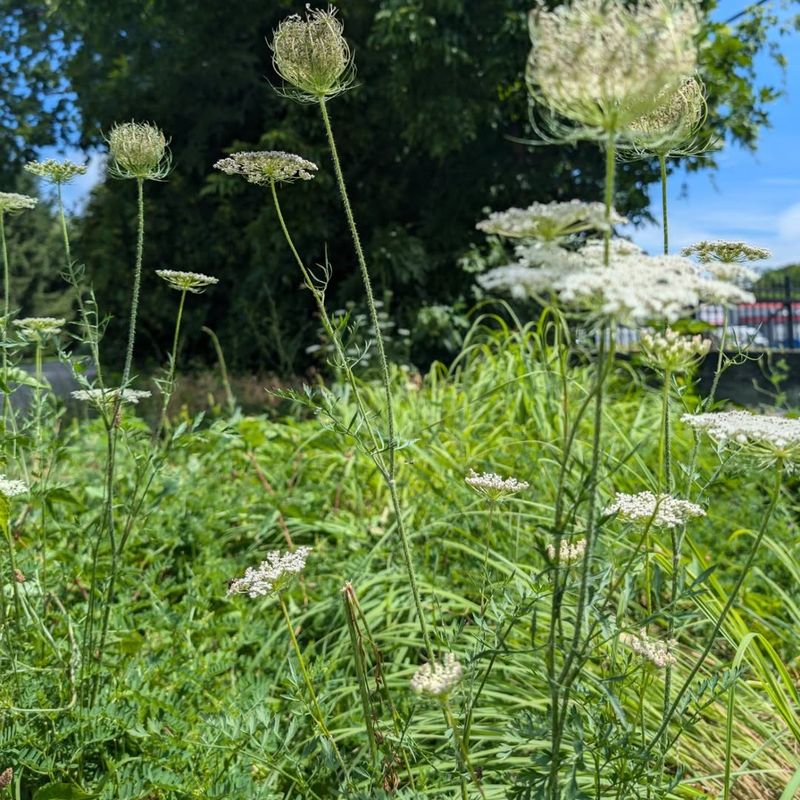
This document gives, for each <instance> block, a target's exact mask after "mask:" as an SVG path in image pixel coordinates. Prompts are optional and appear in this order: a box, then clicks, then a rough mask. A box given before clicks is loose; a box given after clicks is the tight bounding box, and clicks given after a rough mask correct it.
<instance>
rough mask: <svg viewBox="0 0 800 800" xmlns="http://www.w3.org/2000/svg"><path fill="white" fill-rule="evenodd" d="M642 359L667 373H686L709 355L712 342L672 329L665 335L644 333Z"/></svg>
mask: <svg viewBox="0 0 800 800" xmlns="http://www.w3.org/2000/svg"><path fill="white" fill-rule="evenodd" d="M641 343H642V358H643V359H644V361H646V362H647V363H648V364H650V365H651V366H652V367H655V368H656V369H660V370H664V371H665V372H673V373H680V372H686V371H687V370H689V369H691V368H692V367H693V366H695V365H696V364H697V362H698V361H699V360H700V359H701V358H702V357H703V356H704V355H706V354H707V353H708V351H709V349H710V348H711V341H710V340H709V339H704V338H703V337H702V336H700V335H699V334H698V335H697V336H681V335H680V334H679V333H677V332H676V331H674V330H672V328H667V329H666V330H665V331H664V333H649V332H648V333H643V334H642V337H641Z"/></svg>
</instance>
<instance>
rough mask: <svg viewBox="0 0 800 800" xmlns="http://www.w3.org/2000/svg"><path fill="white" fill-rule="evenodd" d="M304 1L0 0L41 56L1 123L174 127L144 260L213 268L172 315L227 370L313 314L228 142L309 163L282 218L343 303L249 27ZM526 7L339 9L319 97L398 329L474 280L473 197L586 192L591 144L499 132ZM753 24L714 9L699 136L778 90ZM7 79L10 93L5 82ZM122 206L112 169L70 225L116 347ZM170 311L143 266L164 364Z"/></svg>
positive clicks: (255, 28)
mask: <svg viewBox="0 0 800 800" xmlns="http://www.w3.org/2000/svg"><path fill="white" fill-rule="evenodd" d="M301 5H302V4H297V3H292V2H289V0H280V2H274V3H271V4H264V3H263V2H256V0H246V1H245V2H240V3H238V4H237V6H236V12H235V13H231V11H230V9H229V8H227V7H225V6H224V4H222V5H220V4H218V5H208V4H206V5H203V6H202V8H198V5H197V3H195V2H190V0H169V1H168V2H167V0H156V2H149V3H146V4H143V3H141V2H139V0H113V2H112V0H92V2H87V0H81V1H80V2H70V3H65V2H55V3H54V2H50V1H49V0H48V2H46V3H45V2H44V0H37V2H33V3H27V4H26V9H27V13H25V14H23V13H21V12H19V11H18V10H17V9H16V6H15V4H13V3H10V2H9V0H5V2H3V3H0V13H3V16H4V17H5V18H6V19H7V20H8V24H7V31H8V37H9V43H10V44H11V45H12V50H11V51H10V52H11V53H21V52H22V51H23V49H24V48H25V47H28V48H32V49H33V50H34V51H35V52H37V53H39V52H41V53H43V54H44V53H45V52H49V53H51V55H52V57H51V59H50V60H47V59H46V58H44V57H43V58H41V59H34V60H28V59H27V58H22V57H18V58H17V59H16V60H15V59H14V58H13V57H10V58H9V60H8V61H7V62H4V64H3V65H0V67H2V69H0V86H1V87H2V89H3V90H4V91H3V94H4V96H5V97H8V98H10V103H9V105H8V107H7V111H6V113H7V114H8V115H9V117H10V119H12V120H14V121H15V122H20V121H21V120H22V119H23V117H24V120H25V125H23V126H22V127H21V128H20V129H19V133H20V134H21V135H22V136H25V137H27V138H28V140H29V141H30V142H33V143H34V144H37V143H40V142H42V141H44V138H45V137H46V135H47V133H48V132H49V133H51V134H53V135H56V134H62V133H64V126H65V124H66V120H67V119H71V121H72V123H73V124H75V125H77V126H78V128H79V131H80V136H79V139H80V142H81V144H83V145H87V146H91V145H97V144H99V143H100V142H101V132H102V131H106V132H107V131H108V130H109V129H110V127H111V125H112V123H114V122H120V121H124V120H128V119H130V118H132V117H136V118H138V119H149V120H154V121H156V122H157V123H158V124H159V125H160V126H161V127H162V128H163V129H164V130H165V131H166V132H167V133H168V135H170V136H171V137H172V144H171V147H172V150H173V152H174V155H175V171H174V173H173V175H172V176H171V178H170V179H169V181H168V182H167V183H165V184H163V185H162V186H159V187H149V194H150V195H151V196H152V197H153V198H154V199H155V200H157V202H158V206H159V208H160V213H159V216H158V218H154V219H153V220H151V221H150V222H149V223H148V224H149V229H148V235H147V247H146V252H145V263H146V267H147V268H148V269H150V270H152V269H155V268H161V267H167V268H176V269H186V270H191V271H196V272H203V273H207V274H212V275H217V276H218V277H220V278H221V285H220V287H219V290H218V291H216V292H215V294H214V298H213V299H212V298H210V297H209V298H208V299H206V300H204V301H203V302H201V303H199V304H196V305H195V306H194V308H193V309H190V310H189V320H188V322H189V324H188V325H187V330H190V331H192V332H193V333H192V334H191V336H190V338H189V340H188V341H187V344H186V348H185V352H186V353H187V354H191V355H196V356H203V357H209V356H210V351H209V350H208V345H207V340H206V339H205V337H203V336H202V335H200V334H199V333H198V331H199V328H200V324H202V323H206V324H208V325H209V326H210V327H211V328H212V329H213V330H215V331H217V332H218V333H219V335H220V337H221V339H222V341H223V342H225V343H226V353H227V354H228V356H229V359H230V361H231V363H232V366H233V367H235V368H237V367H238V368H244V367H252V366H254V365H258V366H260V367H264V366H268V367H271V368H275V369H278V370H280V371H282V372H289V371H298V370H301V369H302V368H303V367H304V366H305V365H307V364H308V363H309V357H308V355H307V354H306V352H305V348H306V347H307V346H308V345H309V344H313V343H315V342H316V338H317V337H316V327H317V326H316V323H315V321H314V319H313V304H312V302H311V299H310V297H308V293H298V292H296V291H294V290H295V288H296V287H297V278H296V276H295V272H294V265H293V264H292V263H291V260H290V259H289V258H288V257H287V254H286V252H285V249H284V248H283V244H282V240H281V236H280V231H279V230H278V227H277V225H276V220H275V217H274V213H273V211H272V209H271V206H270V202H269V198H268V196H266V195H265V193H264V192H263V191H260V190H259V189H257V188H254V187H249V186H242V185H239V183H237V182H236V181H235V180H233V179H227V178H225V177H224V176H219V175H215V176H211V175H210V174H209V173H210V172H211V168H210V167H211V164H213V163H214V161H216V159H218V158H219V157H221V156H222V155H224V154H225V153H226V152H228V151H230V150H232V149H257V148H266V149H282V150H289V151H294V152H298V153H300V154H301V155H303V156H306V157H308V158H311V159H313V160H314V161H316V162H317V163H318V164H320V166H321V167H322V169H321V173H320V175H319V177H318V178H317V179H316V180H315V181H314V182H313V183H314V185H313V186H304V187H293V188H292V190H291V191H290V192H286V193H285V197H284V198H283V202H284V205H285V211H286V216H287V218H288V219H291V220H298V219H305V220H308V221H309V224H304V225H302V226H300V229H299V230H298V231H297V240H298V247H299V249H300V252H301V253H303V255H304V258H306V259H307V261H308V262H309V263H312V264H314V263H322V262H323V261H324V260H325V257H326V253H327V255H328V256H329V257H330V261H331V264H332V265H333V269H334V278H333V285H332V287H331V300H332V302H333V303H334V304H335V305H338V306H344V305H346V304H347V303H348V302H350V301H352V300H354V299H356V298H357V297H358V293H357V286H358V284H357V270H355V269H354V267H353V264H352V255H351V250H350V243H349V241H348V238H347V233H346V229H345V226H344V222H343V219H342V217H341V214H340V212H339V209H338V206H337V197H336V189H335V186H334V182H333V177H332V171H331V169H330V166H329V161H328V156H327V153H326V151H325V150H324V148H323V140H324V135H323V132H322V127H321V124H320V122H319V120H318V119H317V118H316V116H315V114H314V113H313V111H312V110H311V109H309V108H307V107H299V106H296V105H294V104H292V103H289V102H288V101H286V100H285V99H283V98H281V97H279V96H278V95H277V94H276V93H275V92H273V91H272V89H271V88H270V86H269V84H268V82H267V80H269V81H271V82H272V83H279V79H278V78H277V76H275V74H274V72H273V70H272V66H271V62H270V52H269V50H268V48H267V46H266V43H265V39H267V38H269V37H270V35H271V31H272V29H274V28H275V27H276V25H277V23H278V22H279V20H280V19H281V18H282V17H283V16H285V15H286V14H287V13H289V12H290V11H300V10H302V8H301ZM706 6H707V8H708V9H709V10H710V9H711V8H712V6H713V4H712V3H707V4H706ZM529 7H530V3H529V2H528V0H502V2H498V0H481V1H480V2H473V3H469V4H465V3H464V2H461V0H380V2H375V0H353V2H348V3H347V4H346V5H345V7H343V8H342V17H343V19H344V21H345V25H346V28H345V34H346V36H347V37H348V40H349V41H350V44H351V46H352V47H353V49H354V52H355V57H356V62H357V68H358V74H357V85H356V87H355V88H354V89H353V90H352V91H350V92H348V93H347V94H345V95H344V96H342V97H341V98H339V99H337V100H336V101H335V102H333V103H332V104H331V113H332V115H333V116H334V122H335V126H336V129H337V132H338V138H339V140H340V146H341V150H342V158H343V162H344V163H345V164H346V172H347V178H348V182H349V183H350V186H351V189H352V193H353V197H354V202H355V205H356V206H357V208H358V212H359V221H360V227H361V229H362V236H363V238H364V240H365V246H366V250H367V252H368V254H369V256H370V263H371V266H372V268H373V269H374V271H375V278H376V283H377V285H378V295H379V297H382V296H383V295H384V293H385V294H386V295H387V297H383V299H385V300H386V299H388V296H389V295H391V298H392V303H393V307H394V308H395V309H396V310H397V311H399V313H400V317H399V319H398V320H397V321H398V324H399V325H401V326H405V327H408V328H412V329H413V327H414V323H415V307H416V305H417V304H418V302H419V300H420V299H421V298H422V299H424V300H425V301H426V303H428V304H430V305H452V304H454V303H455V304H456V305H457V304H458V303H459V302H463V301H466V302H467V303H469V302H470V300H471V298H470V285H471V283H472V281H471V278H470V276H469V275H468V274H465V273H464V272H463V271H462V270H461V269H459V267H458V265H457V261H458V258H459V256H460V255H461V254H462V253H463V252H464V249H465V247H467V246H468V243H469V242H470V240H471V239H473V240H474V236H475V234H474V225H475V222H476V220H478V219H479V218H480V217H481V215H482V213H483V210H484V208H485V206H486V205H487V204H489V205H491V207H493V208H505V207H508V206H511V205H520V204H528V203H530V202H531V201H533V200H554V199H570V198H572V197H573V196H577V197H580V198H584V199H597V198H598V197H599V196H600V193H601V192H600V186H601V182H602V167H601V165H599V164H598V161H597V159H596V158H595V153H594V150H593V148H592V147H590V146H584V145H579V146H575V147H566V148H539V147H534V148H531V147H528V146H525V145H523V144H520V143H518V142H516V141H514V139H519V138H521V139H529V138H531V129H530V126H529V109H528V98H527V93H526V90H525V85H524V81H523V78H522V69H523V65H524V62H525V56H526V54H527V51H528V48H529V41H528V36H527V30H526V20H525V16H526V12H527V11H528V9H529ZM770 21H771V20H770V17H769V16H765V15H764V14H763V13H748V14H746V15H745V16H743V17H741V18H740V19H738V20H736V22H735V23H732V24H730V25H713V26H710V29H709V30H710V34H711V37H710V40H709V42H708V43H707V45H705V49H704V55H703V77H704V78H705V79H706V81H707V84H708V89H709V96H710V111H711V113H710V117H709V120H710V131H711V132H713V133H714V134H716V135H718V136H725V135H729V136H730V137H731V138H733V139H734V140H737V141H740V142H743V143H745V144H748V145H752V144H753V143H754V142H755V140H756V136H757V132H758V129H759V127H760V126H761V125H763V124H765V122H766V120H767V108H768V105H769V103H770V102H771V101H772V100H773V99H774V97H775V96H776V90H774V89H768V88H767V89H764V90H763V91H759V90H757V89H756V88H754V87H753V86H752V85H751V82H750V79H751V78H752V69H753V59H754V57H755V56H756V55H757V53H758V52H760V50H761V49H763V48H765V47H767V46H768V44H769V39H768V30H769V24H770ZM58 41H61V42H62V44H61V45H57V44H56V43H57V42H58ZM48 47H49V48H50V49H49V50H47V48H48ZM62 76H63V78H62ZM265 77H266V78H267V80H264V78H265ZM62 80H63V81H66V82H67V83H68V85H69V87H70V89H71V91H72V92H74V112H75V113H74V114H73V115H72V117H71V118H70V117H67V116H65V115H67V112H68V111H69V105H68V104H65V100H60V101H59V104H58V106H57V107H56V108H55V109H49V106H48V105H47V104H45V103H43V102H42V100H41V97H40V96H39V95H37V91H38V92H39V93H41V92H42V91H44V87H47V86H51V85H53V84H54V83H55V82H57V81H62ZM14 82H17V83H19V84H20V85H22V86H27V87H28V89H29V91H28V94H25V92H24V91H22V90H20V91H18V92H14V91H10V89H9V87H10V86H11V85H12V83H14ZM26 91H27V90H26ZM51 124H52V127H51V128H49V127H48V126H50V125H51ZM26 126H28V127H26ZM31 126H32V127H31ZM13 128H14V125H11V124H9V123H7V124H6V129H7V130H9V129H13ZM26 149H27V148H22V147H21V145H19V144H18V143H17V139H16V138H15V139H14V141H13V142H12V141H8V140H7V139H6V140H0V152H2V153H4V154H5V155H6V159H5V160H4V161H5V162H7V163H16V164H19V163H20V156H21V153H22V152H23V151H24V150H26ZM702 163H703V164H708V163H710V162H709V161H708V160H707V159H703V160H702ZM656 178H657V169H656V168H655V167H654V165H652V164H650V163H646V162H639V163H635V164H626V165H624V167H622V169H621V175H620V179H619V185H618V192H617V198H616V203H617V205H618V207H619V208H620V209H621V210H623V211H625V212H628V213H630V214H631V215H632V216H633V217H634V218H636V217H639V216H640V215H641V214H643V213H645V212H646V209H647V202H648V200H647V192H646V187H647V184H649V183H650V182H652V181H654V180H656ZM134 220H135V197H134V193H133V191H132V189H131V187H130V186H126V185H121V184H118V183H109V184H107V185H104V186H101V187H99V188H98V189H97V191H96V192H95V197H94V199H93V201H92V203H91V204H90V206H89V208H88V209H87V212H86V215H85V218H84V219H83V221H82V224H81V231H80V236H81V242H80V245H81V247H80V252H81V253H82V260H83V261H85V263H86V265H87V269H88V270H89V274H90V275H91V277H92V279H93V281H94V284H95V286H96V288H97V291H98V297H99V298H100V299H101V301H102V303H103V306H104V308H106V309H107V311H108V312H109V313H110V314H111V315H112V316H113V317H114V320H112V322H111V325H110V327H109V331H108V343H109V345H111V344H113V345H115V346H116V347H118V348H121V347H122V342H123V341H124V322H123V320H124V309H125V299H126V297H127V290H128V287H127V283H126V281H125V276H128V275H129V264H130V263H131V260H132V259H131V254H132V252H133V247H134V235H133V230H134ZM148 269H146V273H147V272H148ZM170 319H171V317H170V314H169V313H168V312H167V310H166V309H165V304H164V303H163V301H162V297H161V295H160V293H159V292H157V291H156V289H155V279H154V278H153V277H152V275H148V274H145V283H144V297H143V308H142V320H143V326H144V334H145V337H146V338H147V340H148V342H149V345H150V347H149V348H148V349H147V351H146V352H143V353H142V358H143V359H146V360H147V361H149V362H151V363H162V362H163V357H164V355H165V354H164V352H162V351H161V349H160V344H159V343H160V342H164V341H167V339H168V329H169V321H170ZM298 321H303V324H300V325H298V324H297V323H298ZM414 345H415V346H414V350H413V352H412V357H413V358H414V360H415V361H417V362H418V363H425V362H427V361H428V360H429V359H430V358H431V357H435V356H439V355H442V347H441V342H440V341H435V340H434V341H433V342H431V341H430V340H428V339H426V338H424V337H422V336H418V337H417V338H416V341H415V342H414ZM448 346H449V343H448ZM454 352H455V350H450V354H453V353H454Z"/></svg>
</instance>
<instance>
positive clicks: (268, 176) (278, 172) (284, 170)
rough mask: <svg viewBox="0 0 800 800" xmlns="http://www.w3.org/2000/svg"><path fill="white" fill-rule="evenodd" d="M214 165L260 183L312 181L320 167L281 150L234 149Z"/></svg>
mask: <svg viewBox="0 0 800 800" xmlns="http://www.w3.org/2000/svg"><path fill="white" fill-rule="evenodd" d="M214 167H215V168H216V169H219V170H222V171H223V172H226V173H227V174H228V175H242V176H243V177H244V178H245V179H246V180H247V181H249V182H250V183H255V184H258V185H259V186H265V185H268V184H269V183H270V182H271V181H275V183H290V182H291V181H296V180H301V181H310V180H311V179H312V178H313V177H314V173H315V172H316V171H317V169H318V167H317V165H316V164H315V163H314V162H313V161H307V160H306V159H305V158H302V157H301V156H298V155H295V154H294V153H284V152H283V151H282V150H266V151H261V152H252V153H234V154H233V155H232V156H229V157H228V158H222V159H220V160H219V161H217V163H216V164H214Z"/></svg>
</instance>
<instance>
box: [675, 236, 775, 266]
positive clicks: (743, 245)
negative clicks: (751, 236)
mask: <svg viewBox="0 0 800 800" xmlns="http://www.w3.org/2000/svg"><path fill="white" fill-rule="evenodd" d="M681 255H682V256H697V260H698V261H699V262H700V263H701V264H710V263H714V262H719V263H722V264H741V263H744V262H745V261H763V260H764V259H765V258H770V257H771V256H772V253H771V252H770V251H769V250H767V249H766V248H764V247H757V246H756V245H752V244H748V243H747V242H727V241H720V240H717V241H708V240H704V241H702V242H696V243H695V244H692V245H689V246H688V247H684V248H683V250H681Z"/></svg>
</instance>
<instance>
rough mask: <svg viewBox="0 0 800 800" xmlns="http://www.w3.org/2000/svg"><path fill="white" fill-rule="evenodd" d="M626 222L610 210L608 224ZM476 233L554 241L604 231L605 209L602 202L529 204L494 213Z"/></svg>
mask: <svg viewBox="0 0 800 800" xmlns="http://www.w3.org/2000/svg"><path fill="white" fill-rule="evenodd" d="M625 222H627V219H626V218H625V217H623V216H620V215H619V214H617V212H616V211H612V214H611V224H612V225H618V224H619V225H621V224H624V223H625ZM476 227H477V229H478V230H479V231H483V232H484V233H493V234H497V235H498V236H506V237H509V238H512V239H540V240H541V241H544V242H555V241H558V240H560V239H565V238H567V237H569V236H572V235H573V234H576V233H581V232H583V231H591V230H593V231H603V230H605V229H606V227H607V225H606V208H605V205H604V204H603V203H585V202H583V201H582V200H570V201H568V202H565V203H558V202H553V203H532V204H531V205H529V206H528V207H527V208H509V209H507V210H506V211H494V212H492V213H491V214H490V215H489V216H488V217H487V218H486V219H485V220H482V221H481V222H479V223H478V224H477V225H476Z"/></svg>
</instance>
